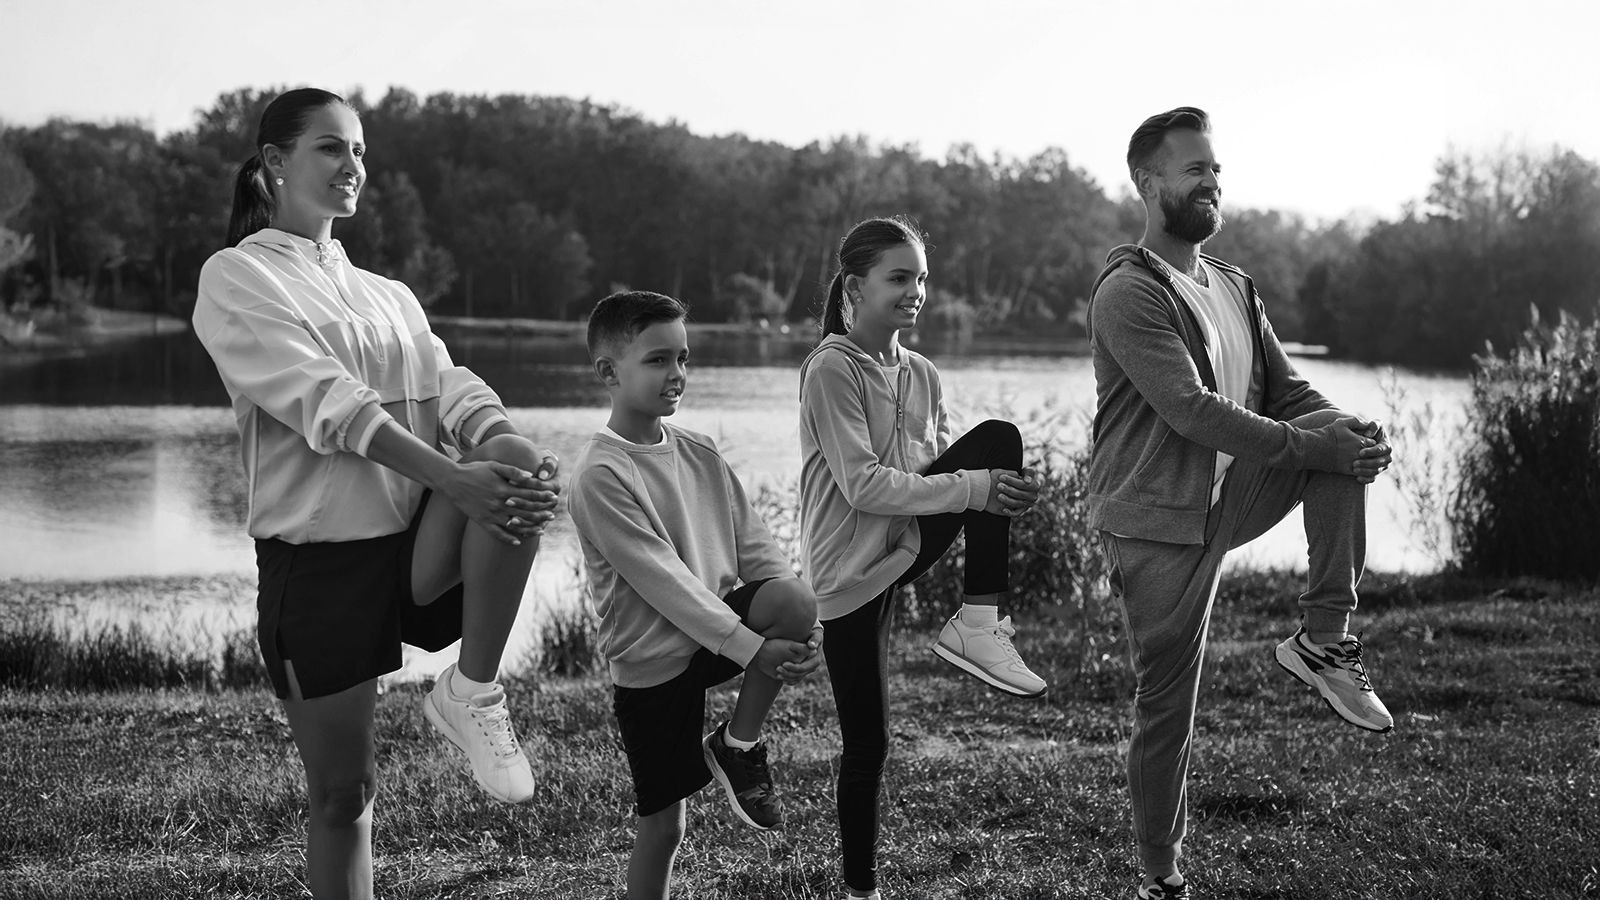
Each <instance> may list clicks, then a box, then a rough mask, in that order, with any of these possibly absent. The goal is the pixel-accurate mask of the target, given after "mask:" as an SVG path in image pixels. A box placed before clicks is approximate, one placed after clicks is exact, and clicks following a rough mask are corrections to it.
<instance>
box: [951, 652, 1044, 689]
mask: <svg viewBox="0 0 1600 900" xmlns="http://www.w3.org/2000/svg"><path fill="white" fill-rule="evenodd" d="M933 655H934V656H937V657H939V658H940V659H942V660H944V661H945V662H947V663H949V664H950V665H952V666H955V667H956V668H958V669H960V670H961V671H963V672H965V673H967V674H968V675H971V676H972V677H973V678H976V679H978V680H979V681H981V682H983V683H984V684H987V685H988V686H990V687H992V688H994V689H995V690H997V691H1000V692H1001V693H1003V694H1009V695H1011V696H1013V697H1021V698H1023V699H1024V700H1032V699H1034V698H1036V697H1043V696H1044V695H1045V692H1046V691H1048V690H1050V685H1048V684H1047V685H1045V686H1044V687H1042V688H1040V689H1038V690H1037V691H1031V692H1030V691H1025V690H1022V689H1021V688H1018V687H1016V686H1015V685H1012V684H1009V683H1007V682H1004V681H1001V680H1000V679H998V678H996V677H994V676H993V675H990V674H989V673H988V672H986V671H984V669H983V667H982V666H980V665H978V664H977V663H975V662H973V661H972V660H970V659H967V658H966V657H965V656H962V655H961V654H959V653H957V652H955V651H954V650H951V649H950V648H949V647H946V646H945V645H943V644H934V645H933Z"/></svg>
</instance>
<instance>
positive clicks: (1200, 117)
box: [1128, 106, 1211, 182]
mask: <svg viewBox="0 0 1600 900" xmlns="http://www.w3.org/2000/svg"><path fill="white" fill-rule="evenodd" d="M1180 128H1186V129H1188V130H1190V131H1198V132H1200V133H1201V134H1210V133H1211V117H1210V116H1208V115H1206V111H1205V110H1203V109H1200V108H1198V107H1194V106H1180V107H1178V108H1177V109H1169V110H1167V111H1166V112H1164V113H1157V114H1156V115H1153V116H1151V117H1150V118H1148V119H1145V120H1144V124H1142V125H1140V126H1139V127H1138V128H1136V129H1134V131H1133V137H1132V138H1131V139H1129V141H1128V177H1129V178H1132V179H1133V180H1134V181H1135V182H1137V181H1138V180H1139V179H1138V176H1137V175H1135V174H1134V172H1136V171H1138V170H1139V169H1144V170H1145V171H1147V172H1148V171H1154V170H1155V169H1156V168H1158V163H1159V162H1160V157H1161V151H1162V149H1163V148H1164V147H1165V146H1166V139H1167V132H1169V131H1177V130H1178V129H1180Z"/></svg>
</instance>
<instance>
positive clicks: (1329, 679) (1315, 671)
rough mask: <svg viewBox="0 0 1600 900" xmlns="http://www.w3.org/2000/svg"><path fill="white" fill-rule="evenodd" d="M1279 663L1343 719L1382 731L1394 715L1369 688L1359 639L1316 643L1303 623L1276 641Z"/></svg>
mask: <svg viewBox="0 0 1600 900" xmlns="http://www.w3.org/2000/svg"><path fill="white" fill-rule="evenodd" d="M1274 655H1275V656H1276V657H1277V659H1278V665H1280V666H1282V667H1283V668H1284V669H1285V670H1286V671H1287V672H1288V673H1289V674H1290V675H1293V676H1294V677H1296V678H1298V679H1300V680H1301V681H1303V682H1305V683H1306V684H1309V685H1311V686H1312V687H1314V688H1316V689H1317V693H1319V694H1321V695H1322V699H1324V700H1326V701H1328V705H1329V706H1331V707H1333V711H1334V712H1336V713H1338V714H1339V715H1340V716H1342V717H1343V718H1344V720H1345V721H1347V722H1349V723H1350V724H1352V725H1355V726H1356V727H1358V728H1365V729H1367V730H1368V731H1377V732H1380V733H1381V732H1385V731H1388V730H1389V729H1391V728H1393V727H1394V717H1393V716H1391V715H1389V708H1388V707H1386V706H1384V705H1383V701H1382V700H1379V699H1378V695H1377V694H1376V693H1375V692H1374V691H1373V690H1372V682H1371V681H1369V680H1367V667H1366V666H1364V665H1362V663H1361V642H1360V641H1359V640H1357V639H1355V638H1345V639H1344V640H1342V641H1340V642H1339V643H1337V644H1317V643H1313V642H1312V641H1311V639H1310V638H1308V637H1306V626H1305V625H1304V624H1302V625H1301V626H1300V629H1299V630H1298V631H1296V632H1295V633H1294V635H1293V636H1292V637H1290V638H1289V639H1288V640H1286V641H1284V642H1283V643H1281V644H1279V645H1278V649H1277V652H1276V653H1275V654H1274Z"/></svg>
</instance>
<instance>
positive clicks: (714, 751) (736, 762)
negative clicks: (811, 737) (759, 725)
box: [700, 722, 783, 831]
mask: <svg viewBox="0 0 1600 900" xmlns="http://www.w3.org/2000/svg"><path fill="white" fill-rule="evenodd" d="M727 733H728V723H727V722H723V723H722V724H721V725H718V726H717V730H716V731H713V732H711V733H710V734H708V735H706V737H705V740H704V741H701V744H700V745H701V747H703V748H704V750H705V757H706V768H708V769H710V770H711V777H713V778H715V779H716V780H717V784H720V785H722V791H723V793H725V794H727V795H728V805H729V806H731V807H733V812H734V815H736V816H738V817H739V819H740V820H741V821H743V822H744V823H745V824H746V825H749V826H750V827H752V828H759V829H761V830H762V831H766V830H768V829H770V828H776V827H778V826H779V825H782V824H783V807H782V806H781V805H780V804H779V803H778V792H777V790H776V789H775V788H774V787H773V786H772V770H771V769H769V768H767V742H766V741H758V742H757V743H756V745H755V746H754V747H751V748H750V749H749V750H735V749H733V748H732V747H729V746H728V742H727V741H724V740H723V737H724V736H725V735H726V734H727Z"/></svg>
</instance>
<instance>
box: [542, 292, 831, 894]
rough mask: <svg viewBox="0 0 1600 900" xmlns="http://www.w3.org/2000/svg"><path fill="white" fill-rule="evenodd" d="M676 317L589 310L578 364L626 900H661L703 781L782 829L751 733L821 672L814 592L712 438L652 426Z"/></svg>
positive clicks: (671, 400)
mask: <svg viewBox="0 0 1600 900" xmlns="http://www.w3.org/2000/svg"><path fill="white" fill-rule="evenodd" d="M686 315H687V310H686V309H685V308H684V306H683V304H681V303H679V302H678V301H677V300H674V299H672V298H671V297H666V296H663V295H661V294H653V293H649V292H646V291H627V292H622V293H617V294H612V295H611V296H609V297H607V298H605V299H604V300H601V301H600V303H599V304H598V305H597V306H596V307H595V308H594V312H593V313H592V314H591V315H590V316H589V332H588V342H589V357H590V359H591V360H593V364H594V370H595V374H597V375H598V376H599V377H600V380H601V381H603V382H604V383H605V385H606V390H607V392H608V393H610V395H611V418H610V420H609V421H608V422H607V423H606V426H607V427H606V429H605V430H604V431H601V432H599V433H597V434H596V435H595V436H594V437H593V438H592V439H591V440H590V441H589V443H588V445H587V446H585V447H584V449H583V452H582V453H581V454H580V456H579V458H578V462H577V464H576V466H575V467H574V469H573V475H572V485H571V495H570V496H571V500H570V506H571V511H572V521H573V524H574V525H576V526H577V528H578V537H579V542H580V544H581V545H582V547H583V556H584V561H585V563H586V565H587V568H588V572H589V580H590V584H591V585H592V586H593V588H594V595H595V603H596V606H597V607H598V609H599V612H600V645H601V649H602V652H604V653H605V655H606V659H607V660H608V662H609V664H610V669H611V680H612V682H613V685H614V688H613V690H614V700H613V709H614V711H615V713H616V716H617V722H618V725H619V726H620V730H621V732H622V743H623V747H624V749H625V750H626V751H627V754H628V768H629V769H630V770H631V772H632V775H633V786H634V793H635V797H636V801H637V802H636V810H637V812H638V814H639V832H638V835H637V836H636V837H635V839H634V845H633V855H632V857H631V858H630V859H629V861H628V900H665V898H666V897H667V893H668V890H669V888H670V885H671V881H672V861H673V857H674V856H675V855H676V853H677V850H678V845H679V843H680V842H681V841H682V840H683V829H684V800H685V798H687V797H688V796H689V795H690V794H693V793H695V792H696V791H698V790H700V788H702V787H704V786H705V785H706V784H707V783H709V782H710V781H711V779H712V778H713V777H715V778H716V780H717V782H718V783H719V784H721V785H722V788H723V791H724V793H725V794H726V795H727V797H728V801H729V804H730V805H731V806H732V807H733V811H734V813H735V814H737V815H738V817H739V818H740V819H741V820H743V821H744V822H745V823H746V824H748V825H751V826H753V827H755V828H760V829H763V830H764V829H768V828H773V827H775V826H777V825H778V824H779V823H780V822H781V821H782V812H781V810H780V809H779V805H778V799H777V796H776V794H775V793H774V791H773V785H772V777H771V774H770V773H769V771H768V769H767V756H766V752H767V751H766V745H765V744H764V743H762V742H761V741H760V740H759V737H760V732H761V724H762V722H763V721H764V720H765V719H766V715H767V711H768V710H769V709H771V707H772V703H773V701H774V700H776V699H777V695H778V690H779V688H781V687H782V686H783V685H784V684H793V683H795V682H797V681H799V680H800V679H801V678H804V677H805V676H807V675H809V674H811V673H812V672H813V671H815V670H816V668H817V666H818V665H820V663H821V658H820V654H819V648H820V646H821V642H822V629H821V627H820V626H819V625H818V624H817V599H816V595H815V594H813V593H812V591H811V588H810V587H809V586H808V585H807V584H806V583H805V582H803V581H801V580H800V579H799V578H797V577H795V574H794V570H793V569H792V568H790V565H789V562H788V559H787V557H786V556H785V555H784V553H783V552H782V551H781V550H780V549H779V548H778V545H777V543H776V542H775V541H774V540H773V539H772V535H771V534H770V533H769V532H768V531H767V529H766V526H765V525H763V524H762V523H761V519H760V517H758V516H757V515H756V513H755V510H753V509H752V508H751V506H750V503H749V501H748V500H747V499H746V498H745V494H744V489H743V488H742V487H741V486H740V484H739V480H738V479H737V478H735V477H734V474H733V472H732V470H730V469H729V468H728V464H727V463H726V462H724V461H723V459H722V457H721V456H720V455H719V454H718V453H717V449H716V446H715V445H714V444H713V443H712V442H711V439H710V438H707V437H705V436H703V435H699V434H695V433H694V432H691V431H685V430H684V429H681V428H677V427H670V426H667V425H665V424H664V423H663V422H662V421H661V420H662V418H663V417H665V416H670V415H672V414H673V413H674V412H676V411H677V409H678V403H679V402H680V401H681V399H682V397H683V390H684V384H685V381H686V378H687V372H686V370H685V366H686V364H687V362H688V358H689V342H688V332H687V330H686V329H685V327H684V317H685V316H686ZM741 671H742V672H744V675H745V678H744V684H743V686H742V687H741V688H740V691H739V700H738V703H737V705H736V706H735V708H734V713H733V718H732V719H730V720H729V721H727V722H724V723H723V724H721V725H719V726H718V727H717V728H716V729H715V730H714V731H712V732H711V734H709V735H707V736H706V737H705V739H704V740H702V739H701V738H700V729H701V726H702V724H703V723H704V719H705V691H706V688H708V687H711V686H713V685H717V684H721V683H722V682H724V681H727V680H729V679H730V678H732V677H734V676H735V675H738V674H739V673H740V672H741Z"/></svg>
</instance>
